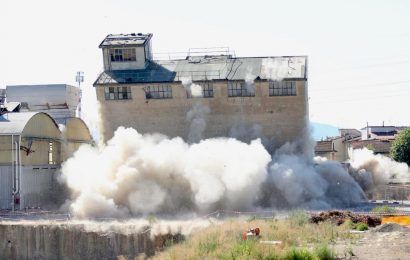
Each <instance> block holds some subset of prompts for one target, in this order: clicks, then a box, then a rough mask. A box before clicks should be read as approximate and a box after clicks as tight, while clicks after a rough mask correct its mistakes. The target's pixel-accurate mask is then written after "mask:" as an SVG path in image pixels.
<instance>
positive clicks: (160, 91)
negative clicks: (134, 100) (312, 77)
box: [144, 86, 172, 99]
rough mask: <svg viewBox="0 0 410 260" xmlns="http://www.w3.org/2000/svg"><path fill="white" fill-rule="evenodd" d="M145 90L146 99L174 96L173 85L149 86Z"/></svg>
mask: <svg viewBox="0 0 410 260" xmlns="http://www.w3.org/2000/svg"><path fill="white" fill-rule="evenodd" d="M144 91H145V98H146V99H164V98H172V88H171V86H147V87H145V88H144Z"/></svg>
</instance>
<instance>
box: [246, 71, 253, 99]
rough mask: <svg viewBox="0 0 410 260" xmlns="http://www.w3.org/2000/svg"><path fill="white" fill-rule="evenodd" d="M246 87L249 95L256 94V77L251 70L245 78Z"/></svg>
mask: <svg viewBox="0 0 410 260" xmlns="http://www.w3.org/2000/svg"><path fill="white" fill-rule="evenodd" d="M245 87H246V91H248V93H253V94H255V76H254V75H253V74H252V72H251V71H250V69H249V68H248V71H247V73H246V76H245Z"/></svg>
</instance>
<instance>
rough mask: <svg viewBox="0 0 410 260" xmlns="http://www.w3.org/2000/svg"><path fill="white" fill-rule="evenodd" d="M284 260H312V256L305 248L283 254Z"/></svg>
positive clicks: (294, 249)
mask: <svg viewBox="0 0 410 260" xmlns="http://www.w3.org/2000/svg"><path fill="white" fill-rule="evenodd" d="M284 259H285V260H313V259H314V257H313V254H312V253H311V252H310V251H309V250H307V249H306V248H302V249H296V248H294V247H293V248H291V249H289V250H288V251H286V253H285V257H284Z"/></svg>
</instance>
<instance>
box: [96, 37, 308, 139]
mask: <svg viewBox="0 0 410 260" xmlns="http://www.w3.org/2000/svg"><path fill="white" fill-rule="evenodd" d="M151 39H152V34H140V33H139V34H119V35H108V36H107V37H106V38H105V39H104V40H103V41H102V42H101V44H100V45H99V47H100V48H101V49H102V53H103V60H104V72H102V73H101V74H100V75H99V77H98V78H97V80H96V81H95V83H94V87H95V89H96V93H97V99H98V101H99V102H100V103H101V112H102V113H101V114H102V117H103V124H104V129H103V138H104V140H105V141H107V140H108V139H110V138H111V137H112V136H113V133H114V131H115V130H116V129H117V127H119V126H125V127H133V128H135V129H136V130H137V131H138V132H140V133H152V132H159V133H163V134H166V135H168V136H170V137H176V136H180V137H182V138H184V139H185V140H188V141H198V139H199V138H209V137H219V136H234V137H237V138H239V139H241V140H245V141H247V140H250V139H252V138H255V137H262V138H263V140H265V141H267V143H270V144H274V145H280V144H283V143H285V142H286V141H291V140H296V139H297V138H298V137H301V135H302V134H303V133H304V130H305V125H306V121H307V120H308V118H307V117H308V98H307V57H306V56H286V57H235V56H234V55H232V54H231V53H229V52H225V53H222V54H221V53H219V54H216V53H213V52H209V51H208V52H207V53H204V52H201V51H194V52H190V53H188V55H187V56H186V57H184V58H181V59H168V60H154V59H153V54H152V47H151ZM254 44H255V43H254Z"/></svg>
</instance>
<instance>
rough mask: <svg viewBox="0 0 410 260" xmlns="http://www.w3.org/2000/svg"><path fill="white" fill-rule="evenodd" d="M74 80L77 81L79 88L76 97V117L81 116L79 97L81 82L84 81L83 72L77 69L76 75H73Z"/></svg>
mask: <svg viewBox="0 0 410 260" xmlns="http://www.w3.org/2000/svg"><path fill="white" fill-rule="evenodd" d="M75 82H77V83H78V88H79V89H80V96H79V97H78V107H77V111H78V117H79V118H81V97H82V93H81V92H82V91H81V82H84V72H82V71H78V72H77V74H76V76H75Z"/></svg>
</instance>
